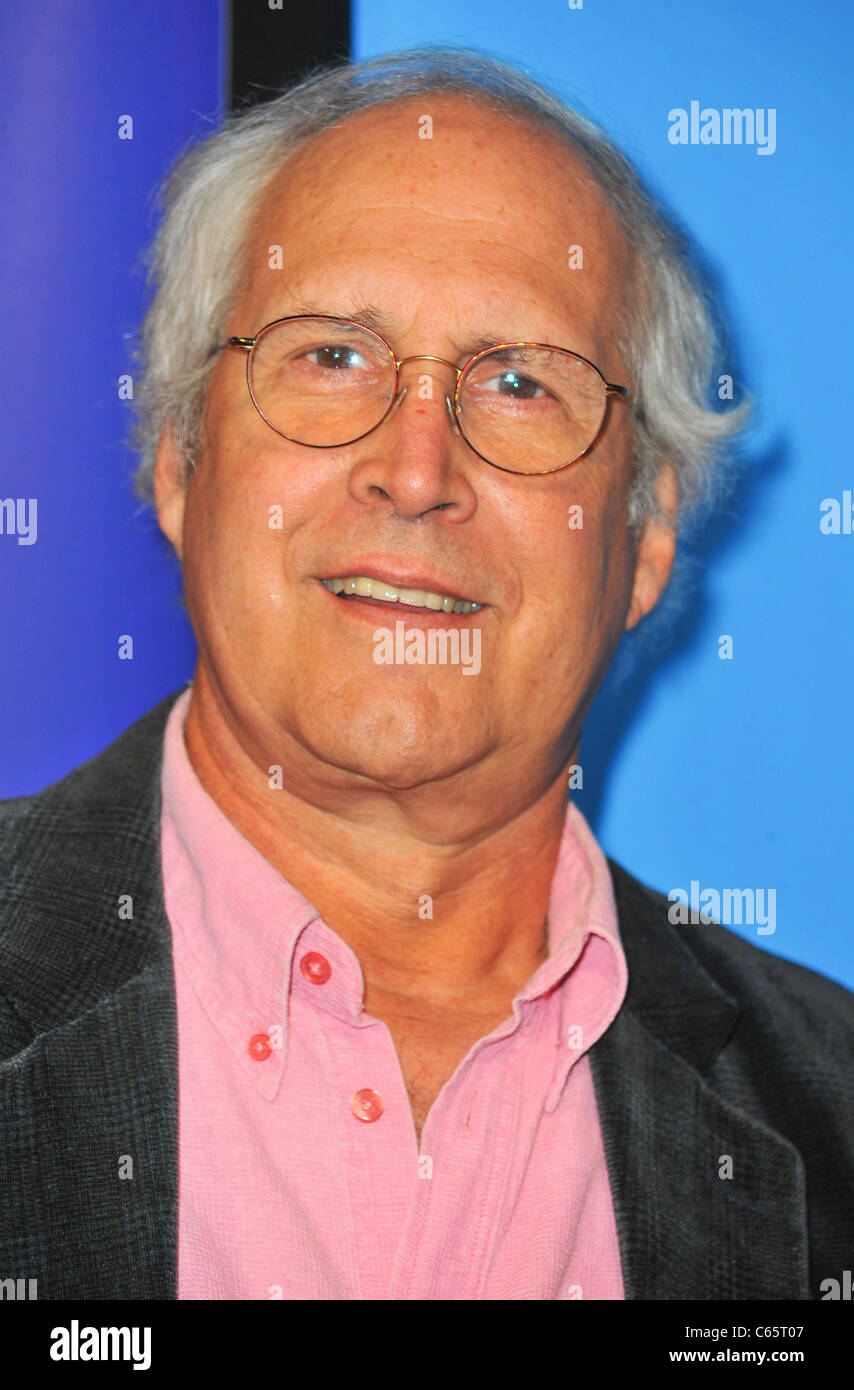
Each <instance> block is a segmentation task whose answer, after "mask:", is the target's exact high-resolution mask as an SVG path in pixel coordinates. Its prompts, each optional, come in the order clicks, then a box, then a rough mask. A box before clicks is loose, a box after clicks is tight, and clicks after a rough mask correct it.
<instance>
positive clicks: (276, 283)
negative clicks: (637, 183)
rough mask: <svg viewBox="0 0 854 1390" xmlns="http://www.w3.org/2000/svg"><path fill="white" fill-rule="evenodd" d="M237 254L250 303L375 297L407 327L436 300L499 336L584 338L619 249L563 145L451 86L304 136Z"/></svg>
mask: <svg viewBox="0 0 854 1390" xmlns="http://www.w3.org/2000/svg"><path fill="white" fill-rule="evenodd" d="M425 136H429V138H425ZM273 246H280V247H281V248H282V271H280V272H278V273H275V272H273V273H271V271H270V268H269V267H270V260H269V248H270V247H273ZM572 248H580V250H581V256H580V257H579V255H578V250H577V249H576V250H575V251H573V250H572ZM247 251H248V252H249V265H248V267H247V271H248V275H247V283H246V291H247V293H246V300H247V301H248V302H249V304H251V305H252V306H253V307H254V308H256V309H257V310H258V312H259V313H264V312H267V311H269V313H270V314H271V315H273V316H275V315H276V314H278V313H281V314H286V313H289V312H300V311H302V310H303V309H304V308H306V307H310V308H313V309H314V310H316V311H318V312H322V311H326V312H333V313H335V312H345V311H348V312H349V311H350V310H351V309H352V308H353V307H354V306H355V305H356V304H358V303H371V304H377V305H380V306H382V307H384V308H387V309H388V308H391V309H393V311H394V312H396V313H398V314H399V317H400V320H401V323H409V322H411V321H412V318H413V316H414V315H415V314H416V313H419V314H422V316H423V315H424V314H425V313H428V309H429V306H430V305H431V304H436V303H438V300H439V297H441V300H442V304H443V306H444V312H445V315H446V316H447V314H448V312H449V311H450V312H451V313H452V314H453V311H454V310H455V309H456V310H458V311H459V313H460V314H461V315H464V316H466V317H467V318H469V319H470V318H471V316H472V314H475V315H476V316H478V317H479V320H480V323H479V326H480V327H481V328H482V329H486V328H487V327H488V326H489V327H493V326H494V329H495V333H496V338H495V340H497V339H498V338H500V337H501V336H503V332H507V333H515V334H518V333H523V334H524V335H525V336H541V335H543V334H545V333H546V332H547V331H549V326H550V325H551V328H550V336H551V337H552V340H554V336H553V335H554V334H555V333H556V332H558V331H561V327H562V331H563V332H564V333H567V332H571V331H574V330H577V329H578V327H579V326H580V327H581V329H582V330H586V331H587V333H588V338H587V345H588V346H592V344H593V342H594V341H596V340H598V339H599V338H600V337H601V331H602V329H603V327H604V325H605V323H606V321H608V323H609V324H610V323H611V320H612V318H613V310H614V309H615V307H616V301H617V300H618V298H619V294H618V293H615V291H616V290H619V289H620V287H622V286H623V285H624V284H625V282H626V278H627V272H628V261H629V248H628V247H627V245H626V242H625V238H624V236H623V234H622V232H621V230H620V227H619V224H618V222H617V219H616V216H615V214H614V212H613V210H612V209H611V207H610V204H609V203H608V201H607V199H606V198H605V195H604V194H603V193H602V191H601V190H600V189H599V187H598V186H597V185H596V183H595V181H594V179H593V176H592V175H591V174H590V172H589V171H588V170H587V169H586V168H585V166H584V165H583V163H582V162H581V160H580V159H579V158H578V157H577V156H576V155H575V154H574V152H573V151H572V150H571V149H570V148H568V147H567V146H566V145H565V144H563V143H562V142H561V141H560V140H559V139H558V138H557V137H556V136H555V135H552V134H551V133H549V132H544V131H542V130H540V129H538V128H536V127H534V126H532V125H531V124H530V123H529V122H528V121H525V120H523V119H515V118H511V117H508V116H506V115H504V114H503V113H499V112H497V111H496V110H494V109H493V108H491V107H489V106H486V105H484V104H483V103H481V102H472V101H467V100H464V99H460V98H459V97H457V96H454V95H451V94H447V93H446V94H442V93H438V94H437V93H425V94H422V95H420V96H418V97H416V98H406V99H403V100H400V101H396V102H394V103H388V104H383V105H381V106H378V107H375V108H372V109H370V110H367V111H363V112H359V113H358V114H357V115H355V116H352V117H349V118H348V119H347V120H345V121H344V122H342V123H341V124H340V125H339V126H337V127H335V128H333V129H331V130H327V131H324V132H323V133H322V134H321V135H319V136H316V137H314V138H313V139H312V140H311V141H309V142H308V143H307V144H306V145H304V146H303V147H302V148H301V149H300V150H299V151H297V153H296V154H295V155H294V156H292V157H291V158H290V159H289V160H288V161H287V163H286V164H285V165H284V166H283V168H282V169H281V170H280V171H279V172H278V173H277V174H276V176H275V177H274V178H273V179H272V180H271V182H270V184H269V186H268V188H267V190H266V192H265V194H264V197H263V199H262V202H261V204H260V207H259V209H258V212H257V214H256V216H255V218H254V221H253V224H252V227H251V230H250V234H249V237H248V239H247ZM579 261H580V262H581V267H580V268H579ZM392 286H393V297H394V299H395V304H394V305H393V306H389V305H388V298H389V293H390V287H392ZM342 294H345V295H347V296H349V303H344V302H343V301H342V299H341V296H342ZM428 316H429V314H428ZM487 321H488V324H487ZM502 324H503V325H504V329H503V331H502V329H501V326H502ZM538 325H541V326H538ZM256 326H258V325H256ZM591 335H592V336H591Z"/></svg>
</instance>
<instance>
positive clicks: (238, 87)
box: [230, 0, 350, 110]
mask: <svg viewBox="0 0 854 1390" xmlns="http://www.w3.org/2000/svg"><path fill="white" fill-rule="evenodd" d="M349 59H350V3H349V0H281V8H278V7H277V8H274V9H271V8H270V5H269V3H268V0H232V4H231V83H230V92H231V107H232V110H235V109H241V110H242V109H244V108H245V107H246V106H251V105H254V104H255V103H256V102H258V101H266V100H269V99H270V98H271V97H274V96H276V95H277V94H278V93H279V92H281V91H282V90H283V88H286V87H290V86H292V85H293V84H294V83H295V82H296V81H297V80H298V79H299V78H300V77H302V76H303V75H304V74H305V73H306V72H307V71H309V70H311V69H313V68H315V67H317V66H320V65H323V66H325V65H326V64H328V63H336V64H337V63H347V62H349Z"/></svg>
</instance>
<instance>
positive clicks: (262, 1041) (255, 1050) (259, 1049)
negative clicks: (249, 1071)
mask: <svg viewBox="0 0 854 1390" xmlns="http://www.w3.org/2000/svg"><path fill="white" fill-rule="evenodd" d="M272 1051H273V1049H272V1047H271V1046H270V1039H269V1038H268V1037H267V1034H266V1033H256V1034H255V1036H254V1038H250V1039H249V1056H250V1057H254V1059H255V1061H256V1062H266V1060H267V1058H268V1057H269V1056H270V1053H271V1052H272Z"/></svg>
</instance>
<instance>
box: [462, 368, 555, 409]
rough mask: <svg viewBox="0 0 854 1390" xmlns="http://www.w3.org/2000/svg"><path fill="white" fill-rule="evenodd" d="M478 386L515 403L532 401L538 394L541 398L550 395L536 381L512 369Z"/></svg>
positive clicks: (479, 388)
mask: <svg viewBox="0 0 854 1390" xmlns="http://www.w3.org/2000/svg"><path fill="white" fill-rule="evenodd" d="M477 385H478V390H485V391H494V392H496V393H497V394H498V395H501V396H507V397H508V398H509V399H510V400H514V401H531V400H534V399H535V398H536V397H537V394H538V393H539V395H541V396H546V395H548V394H549V393H548V391H547V390H546V388H545V387H544V386H541V385H540V383H539V382H538V381H535V380H534V378H533V377H531V376H525V375H524V374H523V373H522V372H517V371H514V369H513V368H512V367H508V368H507V369H506V370H505V371H503V372H499V374H498V375H497V376H492V377H488V378H486V379H484V380H482V381H479V382H478V383H477Z"/></svg>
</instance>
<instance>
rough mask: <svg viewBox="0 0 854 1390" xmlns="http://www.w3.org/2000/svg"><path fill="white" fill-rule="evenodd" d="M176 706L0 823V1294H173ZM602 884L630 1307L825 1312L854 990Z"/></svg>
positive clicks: (607, 1058)
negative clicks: (613, 1008)
mask: <svg viewBox="0 0 854 1390" xmlns="http://www.w3.org/2000/svg"><path fill="white" fill-rule="evenodd" d="M180 693H181V692H180V691H176V692H175V693H174V694H172V695H170V696H169V697H168V698H167V699H165V700H163V701H162V702H161V703H160V704H159V705H157V706H156V707H155V708H154V709H152V710H151V711H149V713H148V714H146V715H145V716H144V717H143V718H142V719H140V720H139V721H138V722H137V723H136V724H134V725H132V726H131V728H129V729H128V730H127V731H126V732H125V733H124V734H122V735H121V737H120V738H118V739H117V740H116V741H115V742H114V743H112V744H111V745H110V746H109V747H108V748H107V749H105V751H104V752H102V753H101V754H100V755H99V756H98V757H96V758H93V759H92V760H91V761H90V762H87V763H85V764H83V765H82V766H80V767H78V768H76V769H75V770H74V771H73V772H71V773H69V775H68V776H67V777H64V778H63V779H62V780H61V781H59V782H56V783H54V784H53V785H52V786H49V787H46V788H45V789H44V790H43V791H41V792H39V793H38V794H37V795H35V796H27V797H21V798H19V799H16V800H11V801H5V802H0V1279H10V1278H23V1279H33V1278H35V1279H37V1280H38V1297H39V1298H40V1299H77V1298H82V1299H107V1298H120V1299H144V1298H153V1299H174V1298H175V1296H176V1265H177V1244H178V1241H177V1232H178V1225H177V1223H178V1096H177V1079H178V1050H177V1032H176V1009H175V981H174V973H173V964H172V951H171V934H170V927H169V922H168V919H167V917H166V913H165V909H164V903H163V884H162V880H161V872H160V824H159V817H160V767H161V758H162V745H163V733H164V727H165V723H166V719H167V716H168V714H169V710H170V709H171V707H172V704H173V702H174V701H175V699H177V697H178V695H179V694H180ZM610 869H611V873H612V876H613V881H614V888H615V893H616V900H617V908H618V913H619V921H620V931H621V933H622V938H623V942H624V946H625V950H626V954H627V957H628V962H629V991H628V995H627V998H626V1001H625V1003H624V1005H623V1008H622V1009H621V1011H620V1013H619V1014H618V1016H617V1018H616V1020H615V1021H614V1023H613V1024H612V1026H611V1027H610V1028H609V1029H608V1031H607V1032H606V1033H605V1035H604V1037H602V1038H601V1039H600V1041H599V1042H598V1043H596V1045H595V1046H594V1047H593V1049H592V1050H591V1053H590V1060H591V1065H592V1069H593V1076H594V1082H595V1087H596V1095H597V1099H598V1105H599V1114H600V1117H601V1125H602V1133H603V1137H604V1143H605V1153H606V1156H607V1163H608V1171H609V1175H610V1182H611V1191H612V1194H613V1201H614V1208H615V1213H616V1221H617V1231H618V1236H619V1242H620V1252H621V1255H622V1265H623V1279H624V1282H625V1291H626V1297H627V1298H629V1299H766V1298H768V1299H808V1298H820V1297H821V1290H820V1285H821V1282H822V1280H824V1279H828V1278H835V1279H841V1278H842V1271H843V1270H844V1269H845V1268H849V1269H850V1268H851V1267H852V1259H854V995H852V994H850V993H849V992H848V991H847V990H845V989H842V988H841V987H840V986H839V985H836V984H833V983H832V982H831V981H829V980H826V979H824V978H823V977H822V976H820V975H817V974H815V973H813V972H812V971H810V970H805V969H803V968H802V967H800V966H797V965H792V964H790V963H789V962H787V961H783V960H779V959H778V958H776V957H774V956H771V955H768V954H766V953H765V952H763V951H760V950H759V949H757V947H755V946H753V945H751V944H749V943H747V942H745V941H743V940H742V939H741V938H740V937H737V936H735V935H734V934H733V933H731V932H728V931H726V930H725V929H724V928H722V927H719V926H713V925H712V926H691V927H684V926H683V927H679V926H673V925H671V924H670V923H669V921H668V917H667V908H668V906H669V904H668V903H667V901H666V899H665V898H663V897H662V896H661V895H660V894H658V893H654V892H652V891H651V890H650V889H648V888H645V887H644V886H643V885H642V884H641V883H639V882H638V881H637V880H636V879H634V878H632V877H631V876H630V875H629V874H627V873H626V872H625V870H623V869H621V868H620V867H619V865H617V864H614V863H611V864H610ZM840 871H841V870H840ZM127 894H129V895H130V896H131V898H132V900H133V918H132V920H121V919H120V918H119V899H120V898H121V897H123V896H124V895H127ZM725 1155H729V1156H730V1158H731V1164H727V1163H726V1159H725V1157H724V1156H725ZM127 1156H130V1158H131V1159H132V1160H133V1177H132V1178H127V1177H125V1178H122V1177H120V1169H123V1170H124V1171H127V1162H126V1159H127ZM729 1168H731V1172H732V1176H731V1177H729V1178H727V1177H722V1176H720V1174H721V1173H722V1172H725V1171H727V1170H728V1169H729Z"/></svg>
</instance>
